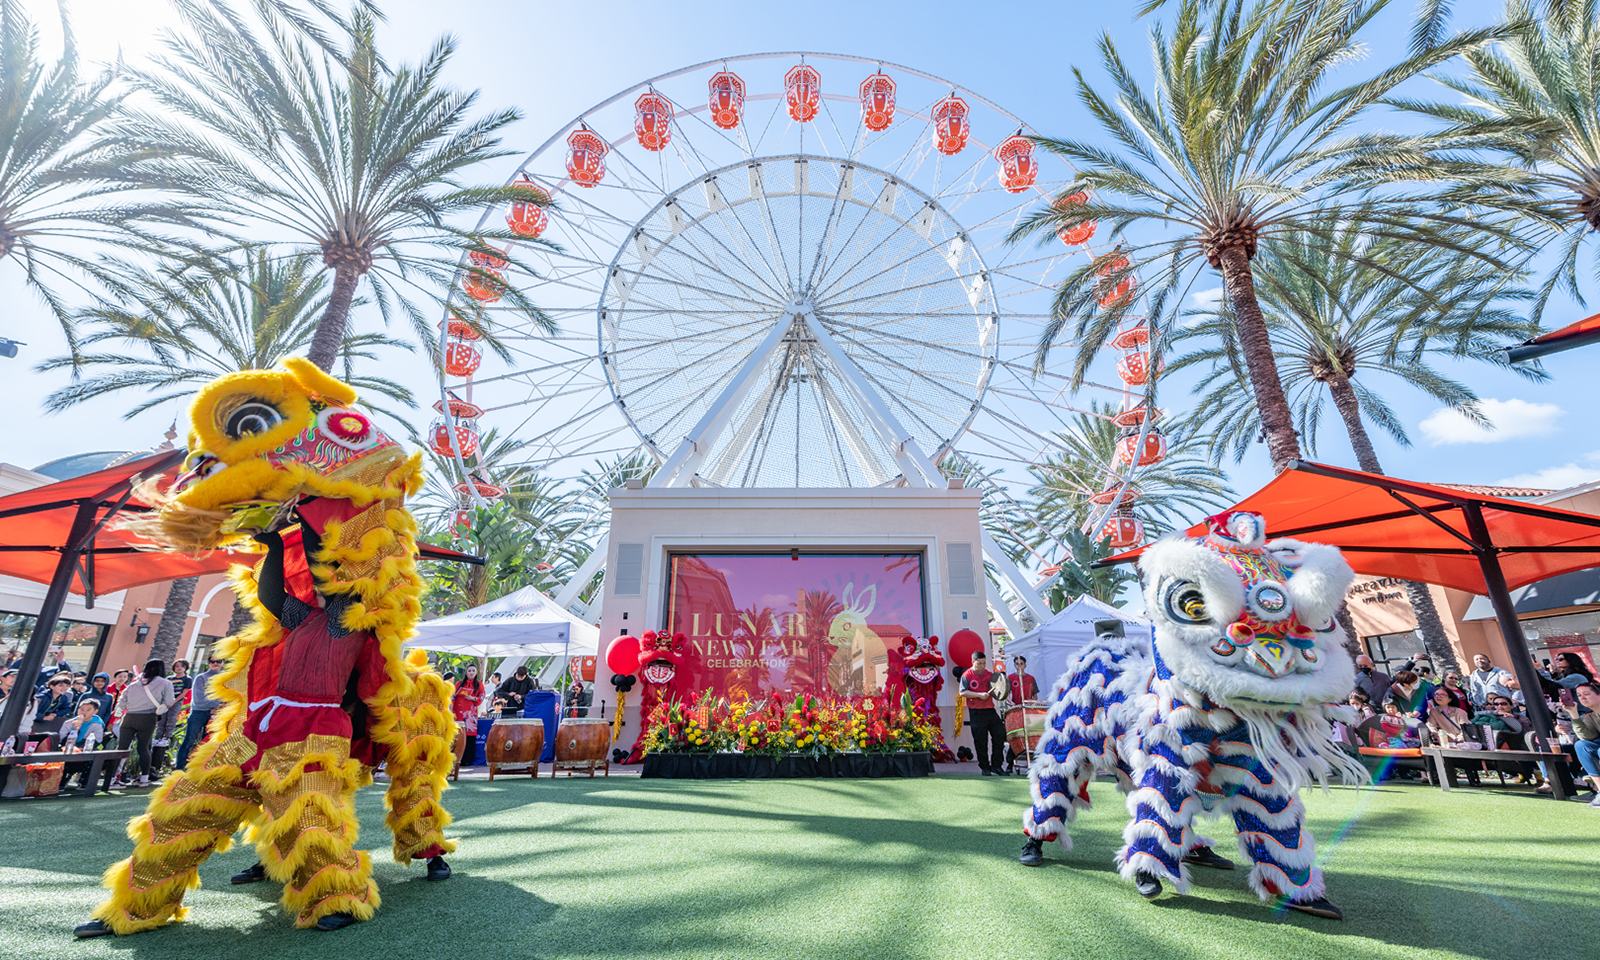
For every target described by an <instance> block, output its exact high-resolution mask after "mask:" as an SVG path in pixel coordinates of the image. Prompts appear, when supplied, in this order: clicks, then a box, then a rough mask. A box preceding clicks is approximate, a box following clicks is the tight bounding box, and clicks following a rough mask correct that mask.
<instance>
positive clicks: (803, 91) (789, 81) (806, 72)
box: [783, 63, 822, 123]
mask: <svg viewBox="0 0 1600 960" xmlns="http://www.w3.org/2000/svg"><path fill="white" fill-rule="evenodd" d="M783 99H784V102H785V103H787V104H788V106H789V118H790V119H791V120H795V121H798V122H800V123H809V122H811V121H812V120H815V119H816V118H817V105H818V104H819V103H821V102H822V74H820V73H818V72H817V68H816V67H813V66H811V65H809V64H804V63H801V64H796V65H795V66H792V67H790V68H789V72H788V73H786V74H784V75H783Z"/></svg>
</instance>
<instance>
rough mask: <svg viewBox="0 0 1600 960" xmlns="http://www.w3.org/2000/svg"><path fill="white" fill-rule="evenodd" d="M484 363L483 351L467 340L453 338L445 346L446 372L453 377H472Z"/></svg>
mask: <svg viewBox="0 0 1600 960" xmlns="http://www.w3.org/2000/svg"><path fill="white" fill-rule="evenodd" d="M482 363H483V351H482V350H479V349H478V348H477V347H476V346H474V345H473V344H471V343H469V342H468V341H466V340H456V339H451V340H450V341H449V342H447V343H446V344H445V347H444V372H445V373H448V374H449V375H450V376H452V377H470V376H472V375H473V374H474V373H477V372H478V366H479V365H480V364H482Z"/></svg>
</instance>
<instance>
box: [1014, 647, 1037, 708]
mask: <svg viewBox="0 0 1600 960" xmlns="http://www.w3.org/2000/svg"><path fill="white" fill-rule="evenodd" d="M1010 679H1011V696H1010V697H1008V698H1007V699H1009V700H1010V701H1011V702H1012V703H1015V704H1017V705H1019V706H1020V705H1021V704H1022V703H1023V701H1025V700H1037V699H1039V681H1037V680H1035V679H1034V678H1033V674H1031V673H1029V672H1028V658H1027V657H1024V656H1023V655H1022V654H1020V653H1019V654H1017V655H1016V656H1014V657H1012V658H1011V678H1010Z"/></svg>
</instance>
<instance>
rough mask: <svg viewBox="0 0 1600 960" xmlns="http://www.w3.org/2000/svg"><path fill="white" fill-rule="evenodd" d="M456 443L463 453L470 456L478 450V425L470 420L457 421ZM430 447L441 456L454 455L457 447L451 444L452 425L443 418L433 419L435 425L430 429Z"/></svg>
mask: <svg viewBox="0 0 1600 960" xmlns="http://www.w3.org/2000/svg"><path fill="white" fill-rule="evenodd" d="M455 441H456V444H457V445H459V446H460V447H461V455H462V456H463V457H470V456H472V455H473V454H475V453H477V452H478V430H477V425H476V424H474V423H471V422H470V421H469V422H457V423H456V429H455ZM428 449H429V450H432V451H433V452H434V453H437V454H438V455H439V456H441V457H454V456H455V455H456V451H455V447H452V446H451V445H450V425H449V424H448V423H446V422H445V421H443V420H435V421H433V426H432V427H430V428H429V429H428Z"/></svg>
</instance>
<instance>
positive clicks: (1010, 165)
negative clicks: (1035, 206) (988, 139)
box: [994, 133, 1039, 193]
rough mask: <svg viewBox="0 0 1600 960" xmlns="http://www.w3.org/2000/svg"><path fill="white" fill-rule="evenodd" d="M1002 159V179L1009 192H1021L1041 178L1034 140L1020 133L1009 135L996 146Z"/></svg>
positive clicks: (995, 156) (997, 157)
mask: <svg viewBox="0 0 1600 960" xmlns="http://www.w3.org/2000/svg"><path fill="white" fill-rule="evenodd" d="M994 158H995V159H996V160H998V161H1000V181H1001V182H1002V183H1004V184H1005V188H1006V192H1007V193H1021V192H1022V191H1024V190H1026V189H1028V188H1029V187H1031V186H1033V182H1034V181H1035V180H1037V179H1039V163H1038V161H1036V160H1034V159H1033V141H1032V140H1029V139H1028V138H1027V137H1024V136H1023V135H1021V134H1020V133H1019V134H1017V135H1015V136H1011V137H1007V138H1006V139H1005V141H1004V142H1002V143H1001V144H1000V146H998V147H996V148H995V151H994Z"/></svg>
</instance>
